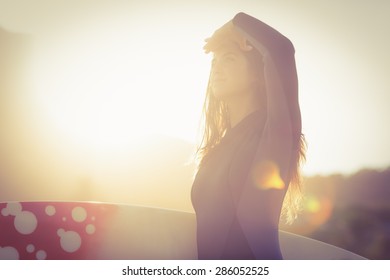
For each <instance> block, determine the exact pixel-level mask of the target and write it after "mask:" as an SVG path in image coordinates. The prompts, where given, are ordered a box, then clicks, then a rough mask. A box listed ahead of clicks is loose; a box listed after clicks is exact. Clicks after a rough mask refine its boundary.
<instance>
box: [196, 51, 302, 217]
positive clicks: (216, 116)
mask: <svg viewBox="0 0 390 280" xmlns="http://www.w3.org/2000/svg"><path fill="white" fill-rule="evenodd" d="M244 55H245V56H246V57H247V61H248V66H249V67H250V69H251V70H252V71H256V73H259V77H260V76H263V79H264V75H263V73H264V72H263V66H264V63H263V58H262V55H261V54H260V53H259V52H258V51H257V50H252V51H250V52H244ZM264 85H265V83H264V82H261V83H259V87H261V88H258V89H257V90H258V91H260V93H259V94H261V96H260V98H261V103H262V106H266V91H265V88H264ZM229 128H230V122H229V114H228V110H227V106H226V104H225V103H224V102H223V100H221V99H218V98H217V97H215V96H214V94H213V93H212V90H211V87H210V79H209V82H208V85H207V90H206V97H205V101H204V104H203V110H202V118H201V126H200V129H201V130H202V131H203V133H202V136H201V139H200V143H199V145H198V147H197V150H196V162H197V169H199V168H200V167H201V166H202V164H203V163H204V162H205V161H207V158H208V155H209V154H210V152H211V151H212V150H213V149H214V148H215V147H216V146H217V145H218V144H219V142H220V141H221V139H222V138H223V136H224V134H225V133H226V131H227V129H229ZM295 140H296V139H295ZM298 140H299V141H294V143H296V144H295V145H296V147H293V151H294V153H293V159H294V160H293V162H292V164H291V166H290V173H289V179H290V181H289V185H288V189H287V192H286V195H285V198H284V202H283V206H282V210H281V218H282V219H284V221H285V223H286V224H292V223H293V222H294V220H295V219H296V218H297V216H298V214H299V212H300V211H301V210H302V208H301V203H302V200H303V187H302V176H301V172H300V171H301V170H300V169H301V165H302V163H303V162H304V161H305V160H306V147H307V143H306V140H305V136H304V134H302V133H301V132H299V139H298Z"/></svg>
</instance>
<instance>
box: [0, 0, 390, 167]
mask: <svg viewBox="0 0 390 280" xmlns="http://www.w3.org/2000/svg"><path fill="white" fill-rule="evenodd" d="M239 11H243V12H246V13H248V14H251V15H253V16H255V17H257V18H259V19H261V20H263V21H264V22H266V23H268V24H269V25H271V26H273V27H274V28H276V29H277V30H279V31H280V32H281V33H282V34H284V35H285V36H287V37H288V38H290V40H291V41H292V42H293V44H294V46H295V49H296V61H297V67H298V76H299V87H300V104H301V111H302V120H303V132H304V133H305V135H306V138H307V141H308V152H307V163H306V165H305V168H304V172H305V173H306V174H313V173H331V172H344V173H350V172H354V171H356V170H358V169H360V168H364V167H373V168H383V167H387V166H389V165H390V146H389V143H390V133H389V126H388V124H387V122H388V120H389V119H390V118H389V117H390V112H389V110H388V109H389V104H390V85H389V82H388V81H389V78H388V75H389V74H390V55H389V53H388V51H389V50H390V36H389V28H390V17H389V16H388V12H389V11H390V1H384V0H383V1H380V0H375V1H352V0H347V1H345V0H344V1H324V0H321V1H309V0H307V1H303V0H300V1H298V0H297V1H288V0H285V1H281V0H269V1H249V0H247V1H203V2H202V1H192V2H191V1H157V0H156V1H119V0H110V1H109V0H100V1H92V0H84V1H80V0H77V1H76V0H72V1H70V0H67V1H50V0H46V1H44V0H35V1H29V0H9V1H5V0H0V26H2V27H3V28H6V29H8V30H11V31H19V32H26V33H31V34H33V35H36V36H41V37H42V38H44V39H43V40H45V41H41V42H44V43H42V51H41V53H40V54H39V55H37V61H39V63H41V65H40V66H39V69H41V70H42V71H41V74H40V75H41V77H43V76H45V77H46V79H48V80H50V81H49V83H46V82H45V86H47V88H48V89H50V90H54V89H55V88H61V87H62V90H63V91H64V90H65V89H64V88H63V87H64V86H65V85H66V90H69V91H72V92H76V93H77V92H78V91H79V92H80V93H81V92H86V91H88V90H93V91H95V92H98V91H99V90H100V91H101V94H100V95H99V94H98V95H97V96H98V97H96V95H95V96H94V97H93V100H96V99H99V96H100V97H101V98H102V99H104V98H105V97H107V95H104V94H103V92H104V89H110V91H111V93H112V95H111V97H112V98H111V99H110V100H107V99H104V100H103V101H102V102H103V103H100V104H97V103H96V104H95V105H93V104H92V105H91V106H92V107H93V106H97V107H99V108H100V109H101V108H102V105H101V104H105V107H104V108H105V109H106V110H107V115H113V114H114V115H116V117H117V118H118V119H119V118H120V119H126V118H132V119H134V118H137V116H138V120H136V121H138V123H139V127H138V128H139V129H141V127H148V126H149V127H153V125H155V127H154V128H151V130H153V129H157V128H156V126H158V129H157V130H158V131H159V132H162V133H166V134H168V135H172V136H175V137H180V138H183V139H185V140H188V141H193V140H194V138H195V133H196V129H197V124H198V123H197V121H198V118H199V116H200V110H201V105H202V101H203V96H204V89H205V84H206V80H207V77H208V70H209V68H208V67H209V58H208V56H206V55H204V54H203V52H202V45H203V39H204V38H205V37H208V36H210V35H211V34H212V32H213V30H215V29H216V28H217V27H219V26H221V25H222V24H223V23H225V22H226V21H227V20H230V19H231V18H232V17H233V16H234V15H235V14H236V13H237V12H239ZM54 34H57V35H58V37H56V36H54ZM49 35H50V36H49ZM103 53H104V54H106V55H105V56H104V55H102V54H103ZM58 54H63V55H60V56H61V58H58V57H59V56H58ZM74 56H79V57H80V59H79V63H80V64H79V65H74V63H73V61H72V63H73V67H74V68H72V66H71V64H70V63H69V59H67V57H74ZM54 57H55V58H56V60H53V58H54ZM97 58H99V59H97ZM61 59H62V60H61ZM53 65H54V66H53ZM129 65H130V66H129ZM100 66H103V67H100ZM50 67H57V68H54V69H56V70H57V71H55V73H56V74H57V76H54V75H53V74H51V75H52V76H50V77H48V76H47V74H48V73H49V72H53V69H52V68H50ZM75 68H77V69H78V70H77V71H79V72H78V74H77V73H76V74H77V75H76V74H75V71H74V70H75ZM135 68H136V70H134V69H135ZM102 69H103V70H102ZM189 69H191V70H189ZM83 71H84V72H83ZM85 72H88V73H90V74H89V76H85V77H84V78H85V79H83V83H84V84H82V86H81V82H80V80H77V78H78V77H79V74H80V73H85ZM140 73H141V74H140ZM37 75H38V76H39V74H37ZM72 75H74V76H72ZM58 76H62V77H67V79H70V80H64V79H61V78H59V77H58ZM140 76H142V77H143V78H142V79H141V80H140V79H139V77H140ZM102 77H104V79H102ZM37 79H38V78H37ZM72 79H74V80H72ZM96 80H98V83H97V85H96V84H95V87H91V84H93V83H94V82H93V81H96ZM69 81H71V83H70V84H71V85H69ZM129 81H131V82H129ZM113 84H116V89H115V90H114V91H112V89H113ZM75 85H77V87H76V86H75ZM129 91H131V92H133V94H132V95H131V96H130V97H129V95H128V94H127V95H126V98H127V99H125V97H124V94H125V93H128V92H129ZM134 92H135V93H134ZM58 94H59V95H58V96H60V94H61V92H58ZM58 96H57V97H58ZM39 98H41V97H38V100H43V99H39ZM78 98H80V95H78ZM129 98H130V100H131V102H130V101H129ZM57 99H58V98H57ZM57 99H56V100H57ZM81 100H82V101H81V102H85V104H90V101H91V100H92V97H91V95H82V96H81ZM126 100H127V101H126ZM73 101H74V100H73V99H67V100H62V101H61V102H62V104H65V105H63V107H62V109H61V110H63V111H61V110H59V109H58V107H57V108H56V106H58V104H57V105H56V103H55V102H58V101H54V99H53V100H48V99H47V98H46V99H45V102H46V103H45V104H46V105H42V106H46V107H47V108H46V109H47V114H48V115H47V116H48V117H50V118H52V119H54V120H55V119H57V120H58V123H57V124H61V125H63V126H64V127H65V128H64V131H67V133H70V134H72V133H73V134H74V135H80V131H78V130H77V126H76V125H75V122H76V120H73V121H74V122H73V123H72V122H71V120H69V118H67V117H64V116H66V114H67V112H69V110H72V111H73V112H74V110H75V109H74V108H73V107H72V108H70V107H66V106H67V105H66V104H68V103H69V104H71V103H72V102H73ZM67 102H68V103H67ZM126 102H127V103H126ZM130 103H131V104H133V105H132V106H133V107H131V109H132V112H133V113H132V114H129V113H128V109H129V107H126V106H123V104H127V105H129V104H130ZM42 104H43V103H42ZM107 104H108V105H107ZM134 104H136V105H134ZM69 106H70V105H69ZM121 106H123V107H121ZM50 108H52V109H50ZM53 108H55V109H53ZM107 108H108V109H107ZM145 108H147V110H145ZM84 109H85V108H84ZM90 110H91V111H90V113H91V114H92V113H93V109H90ZM110 110H111V111H110ZM145 111H146V112H147V116H146V113H145ZM76 112H77V110H76ZM112 112H115V113H112ZM140 115H141V117H139V116H140ZM75 118H76V119H78V120H79V122H80V118H79V117H78V116H77V114H76V115H75ZM104 119H105V120H107V118H104ZM139 120H143V121H142V122H140V121H139ZM84 121H85V122H88V120H84ZM81 122H83V121H81ZM126 122H127V123H129V122H128V120H127V121H126V120H124V122H123V123H119V125H126ZM135 123H136V122H135V121H134V120H133V122H132V124H133V125H135ZM66 127H67V128H66ZM106 127H107V129H111V131H110V134H111V135H114V134H115V133H116V132H115V131H114V130H115V128H113V125H112V123H110V122H108V123H107V124H106ZM94 136H95V135H90V136H85V137H84V139H83V140H82V141H84V142H85V143H87V142H88V141H90V139H92V138H93V137H94ZM122 136H123V135H122ZM127 136H128V135H127ZM88 137H92V138H88ZM124 138H126V137H124ZM111 140H112V139H111ZM111 140H110V139H106V140H105V141H106V142H105V144H107V143H108V142H110V141H111ZM80 141H81V140H80ZM105 144H104V143H98V144H97V145H98V146H99V145H100V146H102V145H103V146H104V145H105ZM100 146H99V147H100Z"/></svg>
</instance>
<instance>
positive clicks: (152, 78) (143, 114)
mask: <svg viewBox="0 0 390 280" xmlns="http://www.w3.org/2000/svg"><path fill="white" fill-rule="evenodd" d="M161 30H165V29H164V28H162V29H161ZM166 30H170V29H169V28H167V29H166ZM174 31H175V30H170V31H169V32H170V33H169V34H167V33H165V34H164V33H162V34H161V33H159V34H154V35H153V37H150V36H146V35H145V34H147V33H148V32H149V31H148V30H142V32H141V31H140V30H137V29H134V30H130V29H129V30H127V29H124V28H123V27H122V28H118V26H111V28H108V27H107V26H105V27H104V28H103V27H102V26H99V25H98V24H94V25H93V27H91V28H84V29H82V28H81V31H78V32H75V31H72V32H68V33H65V34H63V35H61V34H60V35H58V36H57V37H55V38H50V39H47V38H46V39H45V40H42V41H41V42H39V44H38V45H37V46H36V49H35V58H34V60H33V63H32V69H33V71H34V74H33V75H32V77H33V79H32V82H33V84H34V94H33V102H34V104H35V105H36V107H37V108H38V110H39V111H41V116H42V118H43V119H44V122H45V123H46V125H48V126H49V127H48V130H51V131H53V132H54V133H59V134H61V135H62V136H63V137H64V138H65V139H66V140H67V142H68V143H69V144H71V146H72V147H73V148H72V149H73V151H70V152H75V153H77V149H79V150H80V149H82V150H84V151H85V150H88V151H90V152H91V153H93V154H95V155H99V154H107V153H108V154H109V153H112V152H116V151H119V150H126V149H129V148H131V146H134V145H141V143H142V142H144V139H145V137H149V135H151V134H164V135H167V136H169V137H175V138H181V139H183V140H186V141H194V140H195V136H196V129H197V125H198V120H199V117H200V112H201V103H202V99H203V93H204V88H205V83H206V80H205V79H203V78H204V77H206V75H207V73H208V67H209V66H208V65H209V64H208V58H207V56H205V55H204V54H203V52H202V51H201V43H202V39H201V38H197V37H196V36H194V38H192V39H191V40H190V41H189V42H186V41H185V40H180V41H179V39H177V40H178V41H175V40H164V39H166V38H170V36H172V37H171V38H173V39H174V38H175V37H174V36H173V32H174ZM186 35H187V36H188V38H191V34H186ZM196 39H197V40H198V41H199V42H198V43H197V44H193V42H194V40H196ZM167 41H168V43H167ZM195 77H196V78H195ZM202 79H203V80H202Z"/></svg>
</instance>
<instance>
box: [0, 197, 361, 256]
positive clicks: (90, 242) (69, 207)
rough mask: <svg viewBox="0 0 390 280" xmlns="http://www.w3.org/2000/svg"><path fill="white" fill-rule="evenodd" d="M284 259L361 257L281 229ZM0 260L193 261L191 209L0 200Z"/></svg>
mask: <svg viewBox="0 0 390 280" xmlns="http://www.w3.org/2000/svg"><path fill="white" fill-rule="evenodd" d="M279 237H280V244H281V249H282V253H283V256H284V258H285V259H364V258H363V257H361V256H358V255H356V254H354V253H352V252H349V251H347V250H344V249H341V248H338V247H335V246H332V245H330V244H326V243H323V242H320V241H317V240H313V239H310V238H306V237H303V236H299V235H295V234H291V233H288V232H285V231H280V235H279ZM0 259H38V260H43V259H57V260H58V259H88V260H95V259H108V260H109V259H113V260H114V259H138V260H142V259H161V260H162V259H197V251H196V217H195V214H194V213H191V212H182V211H175V210H170V209H163V208H152V207H142V206H137V205H123V204H108V203H93V202H55V201H53V202H51V201H42V202H4V203H0Z"/></svg>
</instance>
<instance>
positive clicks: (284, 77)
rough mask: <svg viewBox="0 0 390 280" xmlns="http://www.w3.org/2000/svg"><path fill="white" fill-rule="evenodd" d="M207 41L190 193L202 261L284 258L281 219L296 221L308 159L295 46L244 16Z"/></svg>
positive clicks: (199, 255)
mask: <svg viewBox="0 0 390 280" xmlns="http://www.w3.org/2000/svg"><path fill="white" fill-rule="evenodd" d="M206 42H207V43H206V45H205V47H204V49H205V51H206V53H209V52H212V53H213V62H212V67H211V73H210V79H209V83H208V88H207V93H206V100H205V104H204V110H203V111H204V116H205V126H204V135H203V140H202V143H201V144H200V146H199V149H198V155H199V158H200V162H199V165H198V171H197V173H196V176H195V180H194V182H193V186H192V190H191V200H192V204H193V207H194V209H195V212H196V218H197V246H198V258H199V259H283V257H282V254H281V251H280V247H279V239H278V226H279V218H280V216H281V215H283V216H284V217H285V218H286V220H287V222H289V223H291V222H292V221H293V220H294V218H295V217H296V214H297V211H298V210H299V209H298V206H299V198H300V195H301V192H300V175H299V168H300V163H301V161H303V160H304V159H305V140H304V136H303V134H302V133H301V114H300V109H299V104H298V83H297V74H296V67H295V59H294V52H295V50H294V47H293V45H292V43H291V42H290V40H288V39H287V38H286V37H284V36H283V35H281V34H280V33H279V32H277V31H276V30H274V29H273V28H271V27H269V26H268V25H266V24H264V23H263V22H261V21H259V20H257V19H256V18H253V17H251V16H249V15H247V14H245V13H239V14H237V15H236V16H235V17H234V18H233V19H232V20H231V21H229V22H228V23H226V24H225V25H223V26H222V27H221V28H220V29H218V30H217V31H216V32H214V34H213V36H212V37H211V38H209V39H206ZM287 190H288V192H287Z"/></svg>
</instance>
